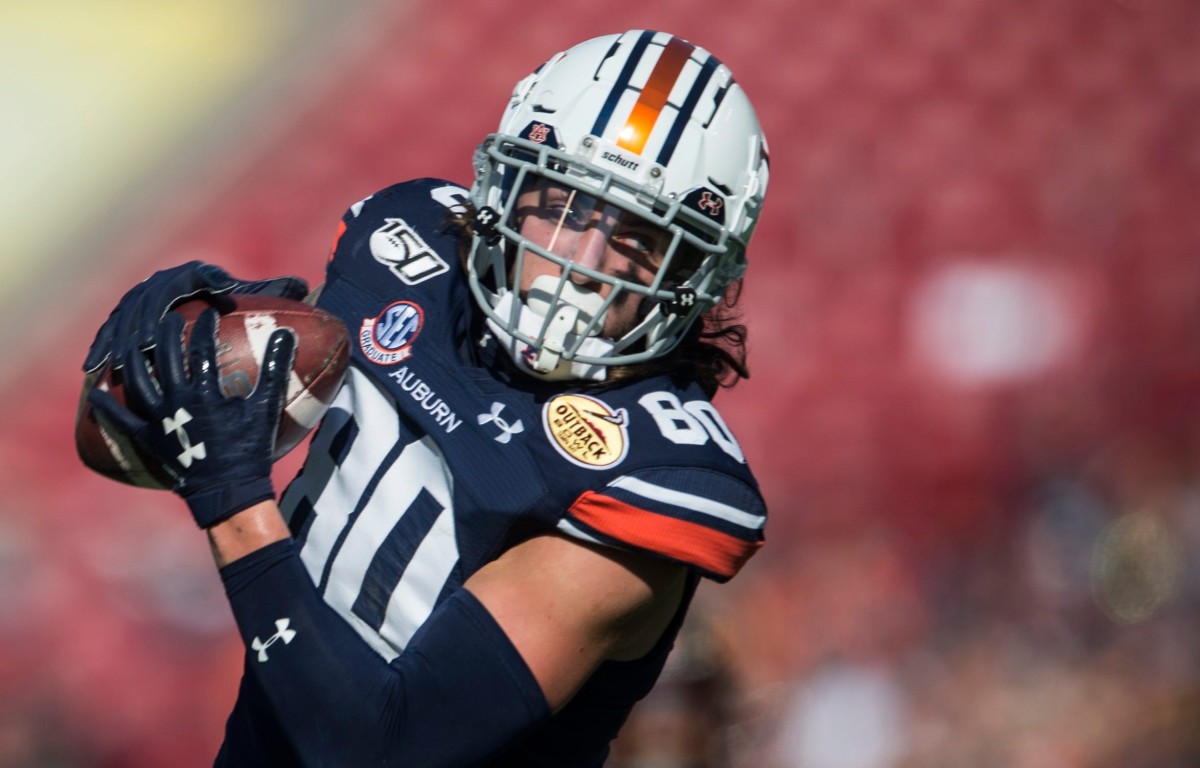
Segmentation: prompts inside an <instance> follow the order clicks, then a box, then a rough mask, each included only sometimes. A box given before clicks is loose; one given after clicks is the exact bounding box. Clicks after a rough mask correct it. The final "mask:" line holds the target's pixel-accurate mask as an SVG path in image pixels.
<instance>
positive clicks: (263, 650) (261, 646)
mask: <svg viewBox="0 0 1200 768" xmlns="http://www.w3.org/2000/svg"><path fill="white" fill-rule="evenodd" d="M291 623H292V620H291V619H276V620H275V634H273V635H271V636H270V637H268V638H267V639H266V641H265V642H264V641H262V640H259V639H258V637H257V636H256V637H255V638H254V640H253V641H252V642H251V643H250V647H251V648H253V649H254V650H256V651H258V660H259V661H260V662H261V661H266V660H267V649H268V648H270V647H271V646H272V645H274V644H275V641H276V640H282V641H283V644H284V645H287V644H288V643H290V642H292V640H293V639H294V638H295V637H296V630H294V629H288V625H289V624H291Z"/></svg>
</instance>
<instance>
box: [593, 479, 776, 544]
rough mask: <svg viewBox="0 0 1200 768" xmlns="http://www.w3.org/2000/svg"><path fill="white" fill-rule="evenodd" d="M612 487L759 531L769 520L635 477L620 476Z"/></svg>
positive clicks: (610, 485)
mask: <svg viewBox="0 0 1200 768" xmlns="http://www.w3.org/2000/svg"><path fill="white" fill-rule="evenodd" d="M608 485H609V487H610V488H620V489H621V490H622V491H627V492H629V493H632V494H635V495H638V496H642V497H644V498H647V499H650V500H652V501H657V502H659V503H660V504H670V505H671V506H675V507H682V508H683V509H690V510H692V511H694V512H699V513H700V514H703V515H708V516H710V517H715V518H717V519H719V520H724V521H725V522H727V523H733V524H734V525H740V526H742V527H743V528H749V529H750V530H753V531H757V530H759V529H761V528H762V527H763V526H764V525H765V524H766V522H767V517H766V515H754V514H751V513H749V512H745V511H743V510H740V509H738V508H736V507H731V506H729V505H728V504H722V503H721V502H719V501H713V500H712V499H706V498H704V497H703V496H697V495H695V494H692V493H684V492H683V491H675V490H672V489H670V488H663V487H662V486H660V485H653V484H651V483H647V482H646V481H645V480H638V479H637V478H635V477H628V476H626V477H619V478H617V479H616V480H614V481H612V482H611V483H609V484H608Z"/></svg>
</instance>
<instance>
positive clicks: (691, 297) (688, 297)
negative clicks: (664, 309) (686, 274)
mask: <svg viewBox="0 0 1200 768" xmlns="http://www.w3.org/2000/svg"><path fill="white" fill-rule="evenodd" d="M695 303H696V289H695V288H690V287H688V286H686V285H685V286H683V287H682V288H676V289H675V298H674V299H673V300H672V301H671V306H672V307H673V308H674V309H675V311H677V312H679V311H686V310H688V309H691V308H692V306H693V305H695Z"/></svg>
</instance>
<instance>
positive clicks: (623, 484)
mask: <svg viewBox="0 0 1200 768" xmlns="http://www.w3.org/2000/svg"><path fill="white" fill-rule="evenodd" d="M766 519H767V518H766V505H765V504H764V502H763V500H762V497H761V495H760V494H759V492H758V490H757V489H756V488H754V487H752V486H751V485H750V484H748V483H746V482H745V481H744V480H741V479H739V478H736V477H732V476H730V475H727V474H724V473H722V472H719V471H716V470H712V469H707V468H702V467H664V468H658V469H642V470H638V471H634V472H631V473H628V474H624V475H621V476H620V477H618V478H616V479H614V480H612V481H611V482H609V483H608V484H607V485H606V486H604V487H602V488H599V489H596V490H589V491H586V492H585V493H583V494H582V495H580V496H579V498H578V499H576V501H575V503H574V504H572V505H571V507H570V509H569V510H568V512H567V515H566V517H565V518H564V519H563V520H562V522H561V523H560V524H559V529H560V530H561V531H562V532H564V533H566V534H568V535H571V536H574V537H576V538H580V539H584V540H590V541H595V542H599V543H603V544H608V545H613V546H622V547H628V548H633V549H637V550H642V551H646V552H649V553H650V554H654V555H657V556H660V557H665V558H668V559H671V560H675V561H677V562H680V563H682V564H684V565H686V566H688V567H690V568H692V569H694V570H696V571H698V572H699V573H700V574H701V575H704V576H707V577H708V578H711V579H714V580H716V581H721V582H724V581H728V580H729V579H730V578H732V577H733V576H734V575H735V574H736V573H737V572H738V571H739V570H740V569H741V567H742V566H743V565H745V563H746V561H748V560H749V559H750V557H751V556H752V555H753V554H754V553H755V552H756V551H758V548H759V547H761V546H762V543H763V529H764V526H765V524H766Z"/></svg>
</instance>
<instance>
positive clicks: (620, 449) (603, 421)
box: [542, 395, 629, 469]
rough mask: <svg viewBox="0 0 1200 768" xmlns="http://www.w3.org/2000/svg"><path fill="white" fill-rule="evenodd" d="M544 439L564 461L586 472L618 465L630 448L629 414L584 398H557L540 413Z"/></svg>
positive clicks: (579, 396) (563, 396)
mask: <svg viewBox="0 0 1200 768" xmlns="http://www.w3.org/2000/svg"><path fill="white" fill-rule="evenodd" d="M542 421H543V424H544V425H545V427H546V436H547V437H549V438H550V442H551V443H553V444H554V447H555V448H557V449H558V452H559V453H561V454H562V455H563V457H564V458H565V459H567V460H568V461H570V462H571V463H573V464H578V465H579V466H581V467H586V468H588V469H603V468H604V467H611V466H613V465H614V464H619V463H620V462H621V460H622V459H624V458H625V453H626V452H627V450H628V448H629V431H628V426H629V413H628V412H627V411H626V410H625V409H624V408H618V409H616V410H615V411H614V410H613V409H612V408H610V407H608V405H607V404H606V403H604V402H602V401H600V400H597V399H596V398H594V397H588V396H587V395H558V396H557V397H554V398H551V400H550V401H549V402H548V403H546V406H545V409H544V410H543V411H542Z"/></svg>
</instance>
